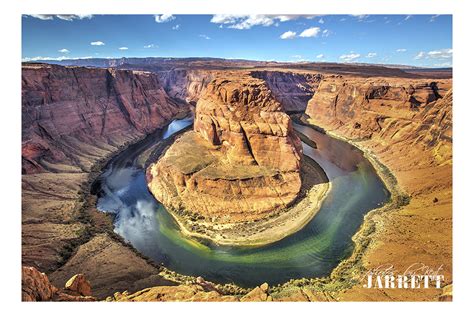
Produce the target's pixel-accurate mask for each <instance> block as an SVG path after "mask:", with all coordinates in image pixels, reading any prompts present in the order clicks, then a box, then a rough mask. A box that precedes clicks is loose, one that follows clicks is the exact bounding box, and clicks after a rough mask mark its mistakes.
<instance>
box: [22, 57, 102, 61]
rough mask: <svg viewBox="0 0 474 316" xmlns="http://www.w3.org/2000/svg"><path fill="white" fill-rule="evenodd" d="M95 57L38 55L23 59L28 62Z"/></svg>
mask: <svg viewBox="0 0 474 316" xmlns="http://www.w3.org/2000/svg"><path fill="white" fill-rule="evenodd" d="M90 58H93V57H92V56H84V57H69V56H60V57H42V56H36V57H25V58H22V60H21V61H23V62H28V61H40V60H55V61H61V60H65V59H70V60H75V59H90Z"/></svg>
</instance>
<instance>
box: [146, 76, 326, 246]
mask: <svg viewBox="0 0 474 316" xmlns="http://www.w3.org/2000/svg"><path fill="white" fill-rule="evenodd" d="M302 171H305V172H309V173H311V177H306V176H303V177H302ZM305 172H303V174H304V173H305ZM306 178H311V179H306ZM147 182H148V187H149V189H150V191H151V192H152V193H153V195H154V196H155V197H156V198H157V200H159V201H160V202H161V203H162V204H163V205H164V206H165V207H166V208H167V209H168V211H170V212H171V214H172V215H173V216H174V217H175V219H176V220H177V221H178V223H179V224H180V226H181V228H182V230H183V232H185V233H187V234H190V235H194V236H198V237H203V238H208V239H211V240H213V241H215V242H217V243H220V244H246V245H248V244H252V245H255V244H265V243H268V242H271V241H275V240H278V239H281V238H283V237H285V236H286V235H288V234H289V233H291V232H294V231H295V230H297V229H299V228H300V227H301V226H302V225H303V224H305V223H306V222H307V221H308V220H309V219H310V218H311V217H312V215H314V213H315V211H316V210H317V209H319V204H320V201H321V200H322V199H323V197H324V196H325V194H326V192H327V191H328V188H329V183H328V181H327V178H326V176H325V174H324V172H323V171H322V170H321V168H319V166H317V164H315V163H314V161H308V159H302V146H301V141H300V139H299V138H298V137H297V135H296V133H295V132H294V130H293V127H292V124H291V119H290V117H289V116H288V115H287V114H285V113H284V112H282V107H281V104H280V103H279V102H278V101H277V100H276V99H275V98H274V97H273V95H272V93H271V91H270V90H269V88H268V87H267V85H266V84H265V82H264V81H263V80H261V79H258V78H254V77H251V76H242V74H240V76H239V77H237V76H234V77H233V76H227V77H226V78H225V79H223V78H216V79H214V80H213V81H211V82H210V83H209V85H208V86H207V88H206V90H205V91H204V92H203V93H202V95H201V97H200V99H199V101H198V103H197V107H196V118H195V122H194V130H193V131H190V132H187V133H185V134H183V135H182V136H181V137H180V138H179V139H178V140H177V141H176V142H175V143H174V144H173V145H172V146H171V147H170V148H169V149H168V150H167V151H166V153H165V154H164V155H163V156H162V157H161V158H160V159H159V160H158V161H157V162H156V163H155V164H152V165H151V166H150V167H149V168H148V169H147ZM302 189H304V190H302ZM309 195H312V198H311V201H312V202H309V204H310V205H308V204H306V205H305V206H306V207H298V204H300V203H299V202H300V199H304V198H305V197H309ZM296 202H298V203H296ZM307 202H308V201H307ZM270 231H271V232H270Z"/></svg>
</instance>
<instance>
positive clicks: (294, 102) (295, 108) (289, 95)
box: [251, 70, 322, 112]
mask: <svg viewBox="0 0 474 316" xmlns="http://www.w3.org/2000/svg"><path fill="white" fill-rule="evenodd" d="M251 75H252V76H253V77H255V78H260V79H263V80H265V82H266V83H267V86H268V88H269V89H270V90H271V91H272V94H273V95H274V96H275V99H276V100H278V102H280V103H281V104H282V106H283V109H284V110H285V111H286V112H302V111H305V110H306V106H307V105H308V101H309V100H310V99H311V98H312V97H313V95H314V91H315V90H316V89H317V87H318V84H319V82H320V81H321V79H322V75H320V74H309V73H297V72H292V71H288V72H285V71H270V70H269V71H253V72H252V73H251Z"/></svg>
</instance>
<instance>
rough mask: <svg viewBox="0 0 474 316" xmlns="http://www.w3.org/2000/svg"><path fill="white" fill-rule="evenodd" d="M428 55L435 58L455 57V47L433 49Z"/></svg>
mask: <svg viewBox="0 0 474 316" xmlns="http://www.w3.org/2000/svg"><path fill="white" fill-rule="evenodd" d="M428 57H429V58H433V59H447V58H453V49H452V48H445V49H440V50H432V51H430V52H428Z"/></svg>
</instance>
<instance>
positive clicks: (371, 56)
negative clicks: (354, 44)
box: [365, 53, 377, 58]
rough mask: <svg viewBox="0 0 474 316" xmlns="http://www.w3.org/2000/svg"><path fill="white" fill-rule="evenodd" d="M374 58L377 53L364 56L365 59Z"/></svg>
mask: <svg viewBox="0 0 474 316" xmlns="http://www.w3.org/2000/svg"><path fill="white" fill-rule="evenodd" d="M375 56H377V53H368V54H367V56H365V57H367V58H373V57H375Z"/></svg>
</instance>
